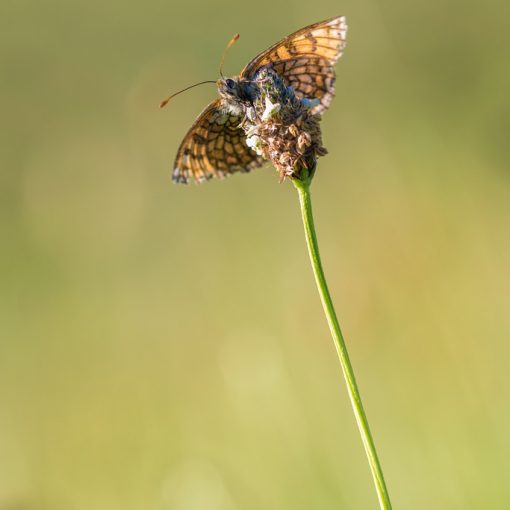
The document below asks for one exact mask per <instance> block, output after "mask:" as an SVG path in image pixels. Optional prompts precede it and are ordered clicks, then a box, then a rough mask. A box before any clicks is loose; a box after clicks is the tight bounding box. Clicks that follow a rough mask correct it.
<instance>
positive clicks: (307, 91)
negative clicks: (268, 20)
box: [241, 16, 347, 113]
mask: <svg viewBox="0 0 510 510" xmlns="http://www.w3.org/2000/svg"><path fill="white" fill-rule="evenodd" d="M346 32H347V25H346V23H345V18H344V17H343V16H340V17H336V18H331V19H328V20H325V21H320V22H319V23H314V24H313V25H309V26H307V27H304V28H302V29H301V30H298V31H297V32H294V33H293V34H291V35H289V36H287V37H285V38H284V39H282V40H281V41H279V42H277V43H276V44H274V45H273V46H271V47H270V48H268V49H267V50H266V51H263V52H262V53H260V54H259V55H257V56H256V57H255V58H254V59H253V60H252V61H251V62H250V63H249V64H248V65H247V66H246V67H245V68H244V69H243V70H242V72H241V77H244V78H248V79H253V78H254V77H255V76H256V74H257V73H258V72H259V71H260V69H262V68H263V67H265V66H271V67H272V68H273V69H274V70H275V71H276V72H277V73H278V74H280V76H282V77H283V78H284V79H285V80H286V81H287V83H288V84H289V85H291V86H292V87H294V89H295V90H296V92H297V95H298V96H299V95H302V96H303V97H306V98H308V99H319V100H320V104H319V105H318V106H317V107H316V108H315V111H316V112H317V113H320V112H322V111H324V110H325V109H326V108H327V107H328V106H329V104H330V103H331V100H332V98H333V95H334V86H335V70H334V68H333V66H334V65H335V63H336V61H337V60H338V59H339V58H340V57H341V56H342V52H343V50H344V47H345V37H346Z"/></svg>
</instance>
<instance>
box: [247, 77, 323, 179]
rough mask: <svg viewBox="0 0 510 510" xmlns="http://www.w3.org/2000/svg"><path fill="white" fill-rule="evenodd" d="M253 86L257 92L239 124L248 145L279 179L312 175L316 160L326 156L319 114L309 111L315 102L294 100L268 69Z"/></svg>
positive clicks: (295, 98)
mask: <svg viewBox="0 0 510 510" xmlns="http://www.w3.org/2000/svg"><path fill="white" fill-rule="evenodd" d="M256 83H257V85H258V88H259V93H258V95H257V97H256V99H255V100H254V101H253V105H252V106H250V107H248V108H247V111H246V116H245V119H244V122H243V124H242V127H243V129H244V131H245V133H246V139H247V144H248V146H249V147H251V148H252V149H253V150H254V151H255V152H256V153H257V154H259V155H260V156H262V157H263V158H264V159H268V160H270V161H271V163H273V165H274V166H275V167H276V169H277V170H278V172H279V173H280V178H281V179H282V180H283V179H285V178H286V177H289V178H291V179H299V180H303V179H304V178H305V174H306V176H311V175H313V172H314V170H315V167H316V164H317V158H318V157H320V156H324V155H325V154H327V150H326V149H325V147H323V145H322V137H321V130H320V124H319V122H320V120H321V118H320V115H319V114H316V113H312V110H311V109H312V108H313V107H314V106H316V105H317V104H319V103H318V100H313V101H311V100H309V99H305V98H302V99H300V98H298V97H297V96H296V94H295V92H294V89H293V88H292V87H290V86H286V85H285V83H284V82H283V80H282V78H281V77H280V76H279V75H278V74H276V73H275V72H274V71H272V70H271V69H263V70H262V71H261V72H260V73H259V74H258V76H257V80H256Z"/></svg>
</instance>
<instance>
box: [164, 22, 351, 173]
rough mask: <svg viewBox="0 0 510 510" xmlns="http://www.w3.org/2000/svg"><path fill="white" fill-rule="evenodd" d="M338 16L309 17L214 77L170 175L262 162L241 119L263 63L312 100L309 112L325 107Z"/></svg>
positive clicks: (340, 28) (242, 168) (339, 46)
mask: <svg viewBox="0 0 510 510" xmlns="http://www.w3.org/2000/svg"><path fill="white" fill-rule="evenodd" d="M346 31H347V25H346V24H345V18H344V17H343V16H340V17H336V18H331V19H328V20H325V21H321V22H319V23H314V24H313V25H309V26H307V27H304V28H302V29H301V30H298V31H297V32H294V33H293V34H291V35H289V36H287V37H286V38H284V39H282V40H281V41H279V42H278V43H276V44H274V45H273V46H271V47H270V48H268V49H267V50H265V51H263V52H261V53H259V54H258V55H257V56H256V57H255V58H253V59H252V60H251V61H250V62H249V63H248V65H247V66H246V67H245V68H244V69H243V70H242V71H241V73H240V74H239V76H234V77H231V78H221V79H220V80H218V81H217V87H218V93H219V96H220V97H219V98H218V99H216V100H214V101H212V102H211V103H210V104H209V105H208V106H207V107H206V108H205V110H204V111H203V112H202V113H201V114H200V115H199V116H198V118H197V120H196V121H195V122H194V124H193V125H192V126H191V128H190V130H189V131H188V133H187V134H186V136H185V137H184V140H183V141H182V143H181V145H180V147H179V149H178V152H177V157H176V159H175V163H174V171H173V174H172V178H173V180H174V181H175V182H178V183H187V182H188V181H189V180H190V178H193V179H194V180H195V181H196V182H203V181H206V180H208V179H211V178H212V177H219V178H222V177H225V176H227V175H229V174H232V173H235V172H249V171H250V170H251V169H253V168H256V167H259V166H261V165H262V164H264V160H263V159H262V158H261V157H260V156H259V155H257V154H256V153H255V152H254V151H253V150H252V149H251V148H250V147H248V145H247V143H246V134H245V133H244V131H243V129H242V122H243V119H244V116H245V115H246V112H247V109H248V108H249V107H250V106H251V105H252V104H253V102H254V101H255V99H256V98H257V95H258V93H259V90H260V88H259V86H260V81H257V80H258V75H259V74H260V72H261V71H262V70H263V69H271V70H272V71H273V72H275V73H277V74H278V75H279V76H280V77H281V78H282V79H283V80H284V82H285V84H286V85H287V86H290V87H292V88H293V89H294V91H295V94H296V96H297V97H299V98H307V99H310V100H316V102H317V103H318V104H317V106H315V107H314V109H313V110H314V113H322V112H323V111H325V110H326V109H327V108H328V107H329V105H330V103H331V100H332V99H333V96H334V84H335V71H334V67H333V66H334V64H335V63H336V61H337V60H338V59H339V58H340V56H341V55H342V52H343V49H344V47H345V36H346Z"/></svg>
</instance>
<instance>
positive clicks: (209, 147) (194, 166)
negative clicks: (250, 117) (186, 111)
mask: <svg viewBox="0 0 510 510" xmlns="http://www.w3.org/2000/svg"><path fill="white" fill-rule="evenodd" d="M241 121H242V118H241V117H239V116H237V115H234V114H232V113H231V112H228V111H227V110H226V109H225V108H223V106H222V100H221V99H216V100H215V101H213V102H212V103H210V104H209V105H208V106H207V108H206V109H205V110H204V111H203V112H202V113H201V114H200V115H199V116H198V118H197V120H196V121H195V123H194V124H193V126H191V129H190V130H189V131H188V133H187V134H186V136H185V137H184V140H183V141H182V143H181V145H180V147H179V150H178V151H177V157H176V158H175V164H174V171H173V175H172V178H173V180H174V181H175V182H179V183H187V182H188V181H189V180H190V178H193V179H195V181H196V182H203V181H206V180H208V179H211V178H212V177H220V178H222V177H225V176H227V175H228V174H231V173H234V172H249V171H250V170H251V169H252V168H255V167H257V166H260V165H262V164H263V163H264V161H263V160H262V158H260V157H259V156H257V154H255V152H253V151H252V150H251V149H250V148H249V147H248V146H247V145H246V135H245V134H244V132H243V130H242V129H241V128H240V127H239V124H240V123H241Z"/></svg>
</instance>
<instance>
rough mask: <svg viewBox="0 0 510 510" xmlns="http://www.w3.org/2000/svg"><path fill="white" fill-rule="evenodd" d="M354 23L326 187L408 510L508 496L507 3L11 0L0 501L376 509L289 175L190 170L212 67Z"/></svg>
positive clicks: (332, 272) (324, 238)
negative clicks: (188, 156)
mask: <svg viewBox="0 0 510 510" xmlns="http://www.w3.org/2000/svg"><path fill="white" fill-rule="evenodd" d="M337 14H345V15H346V16H347V22H348V25H349V33H348V46H347V50H346V52H345V55H344V57H343V58H342V59H341V61H340V62H339V64H338V67H337V71H338V82H337V97H336V99H335V101H334V103H333V105H332V108H331V109H330V111H329V112H328V113H327V114H326V116H325V118H324V122H323V128H324V141H325V144H326V146H327V147H328V149H329V151H330V155H329V156H328V157H327V158H324V159H323V160H321V162H320V166H319V169H318V173H317V176H316V179H315V182H314V185H313V192H314V200H315V214H316V222H317V228H318V234H319V241H320V244H321V248H322V254H323V258H324V264H325V268H326V273H327V275H328V278H329V280H330V286H331V289H332V292H333V295H334V299H335V302H336V305H337V308H338V311H339V315H340V318H341V322H342V324H343V328H344V332H345V334H346V337H347V341H348V345H349V347H350V351H351V356H352V360H353V363H354V366H355V369H356V372H357V376H358V379H359V383H360V387H361V390H362V394H363V396H364V399H365V405H366V409H367V412H368V415H369V418H370V421H371V425H372V428H373V431H374V435H375V439H376V443H377V445H378V448H379V452H380V455H381V460H382V463H383V467H384V470H385V474H386V478H387V483H388V485H389V489H390V493H391V495H392V499H393V502H394V506H395V509H397V508H398V509H413V510H420V509H431V508H433V509H435V510H442V509H444V510H451V509H480V508H484V509H507V508H509V505H510V484H509V479H510V460H509V458H510V457H509V455H508V453H509V451H510V440H509V432H508V431H509V429H510V396H509V382H510V381H509V375H508V373H509V372H508V366H509V363H510V345H509V342H508V339H509V333H510V314H509V305H510V264H509V260H510V237H509V227H510V210H509V207H508V206H509V203H510V186H509V184H510V183H509V180H510V175H509V162H510V143H509V132H510V101H509V96H508V91H509V90H510V68H509V65H508V62H509V61H508V51H509V47H510V35H509V31H508V15H509V14H510V13H509V10H508V3H507V2H505V1H503V0H489V1H488V2H486V3H484V4H483V7H482V6H481V5H480V4H479V3H477V2H474V1H473V0H469V1H467V2H459V1H456V0H446V1H444V2H437V1H436V2H427V1H419V2H407V1H404V0H390V1H389V2H384V3H383V2H378V1H376V0H361V1H359V0H357V1H355V0H345V1H344V2H341V3H339V2H333V1H327V0H325V1H321V2H312V3H310V2H305V1H303V0H297V1H296V2H293V3H292V4H289V3H283V2H282V3H275V2H274V1H269V0H260V1H258V2H255V3H231V2H228V3H227V2H221V1H215V2H209V1H207V0H198V1H196V2H189V1H187V2H185V1H181V0H177V1H176V0H173V1H162V0H147V1H145V2H135V1H120V0H111V1H106V2H105V1H99V0H88V1H85V0H76V1H70V0H66V1H65V0H45V1H36V0H17V1H15V0H2V1H1V2H0V90H1V94H0V112H1V117H0V119H1V121H0V122H1V123H2V128H1V130H0V144H1V149H0V168H1V171H0V211H1V215H0V230H1V250H0V260H1V264H0V271H1V273H0V277H1V280H0V281H1V286H0V337H1V340H0V509H1V510H82V509H83V510H90V509H94V510H103V509H104V510H117V509H118V510H131V509H133V510H140V509H144V510H145V509H156V510H164V509H172V510H173V509H175V510H199V509H200V510H202V509H208V510H236V509H243V510H259V509H275V510H276V509H278V510H280V509H293V510H296V509H302V510H305V509H307V510H308V509H321V510H322V509H338V508H349V509H369V508H374V509H375V508H377V501H376V496H375V492H374V490H373V486H372V480H371V477H370V473H369V470H368V467H367V464H366V460H365V456H364V452H363V449H362V446H361V442H360V439H359V436H358V432H357V430H356V427H355V423H354V419H353V416H352V413H351V409H350V405H349V402H348V400H347V396H346V392H345V388H344V383H343V380H342V377H341V374H340V371H339V367H338V363H337V360H336V355H335V352H334V347H333V344H332V341H331V339H330V337H329V333H328V330H327V326H326V322H325V319H324V317H323V315H322V310H321V307H320V302H319V299H318V296H317V293H316V289H315V287H314V282H313V278H312V272H311V269H310V267H309V263H308V259H307V254H306V251H305V242H304V237H303V233H302V225H301V222H300V216H299V211H298V202H297V196H296V193H295V191H294V190H293V188H292V186H291V185H290V184H289V183H288V182H287V183H285V184H283V185H279V184H278V178H277V175H276V173H275V171H274V170H272V169H271V168H269V167H266V168H264V169H260V170H258V171H255V172H254V173H253V174H251V175H248V176H246V175H236V176H234V177H232V178H230V179H228V180H225V181H223V182H210V183H208V184H206V185H203V186H194V185H191V186H188V187H178V186H175V185H173V184H172V183H171V182H170V179H169V176H170V172H171V163H172V161H173V158H174V155H175V152H176V149H177V147H178V144H179V142H180V140H181V138H182V136H183V135H184V133H185V132H186V130H187V128H188V127H189V125H190V124H191V122H192V121H193V120H194V118H195V116H196V115H197V114H198V113H199V111H200V110H201V109H202V108H203V106H204V105H205V104H206V103H207V102H208V101H210V100H211V99H213V98H214V97H215V96H216V91H215V88H214V86H212V85H210V86H204V87H201V88H199V89H196V90H193V91H190V92H188V93H187V94H186V95H182V96H180V97H179V99H178V100H175V101H174V102H173V104H171V105H169V107H168V108H167V109H166V110H162V111H161V110H159V109H158V108H157V106H158V103H159V101H160V100H161V99H162V98H164V97H165V96H166V95H167V94H168V93H169V92H172V91H175V90H178V89H179V88H182V87H185V86H187V85H189V84H191V83H194V82H196V81H200V80H205V79H215V78H216V77H217V76H218V63H219V60H220V56H221V52H222V51H223V48H224V47H225V44H226V42H227V41H228V40H229V39H230V37H231V36H232V35H233V34H234V33H235V32H240V33H241V40H240V41H239V43H238V44H237V45H236V46H235V47H234V48H233V49H232V51H231V52H230V54H229V56H228V59H227V62H226V66H225V71H226V73H227V74H235V73H236V72H238V71H239V70H240V69H241V67H242V66H243V65H244V64H245V63H246V62H247V61H248V60H249V59H250V58H251V57H253V56H254V55H255V54H256V53H257V52H259V51H260V50H262V49H264V48H265V47H267V46H268V45H270V44H272V43H273V42H275V41H276V40H278V39H279V38H281V37H283V36H285V35H287V34H288V33H290V32H292V31H293V30H295V29H298V28H300V27H302V26H304V25H306V24H309V23H312V22H315V21H318V20H320V19H323V18H327V17H331V16H334V15H337Z"/></svg>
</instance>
